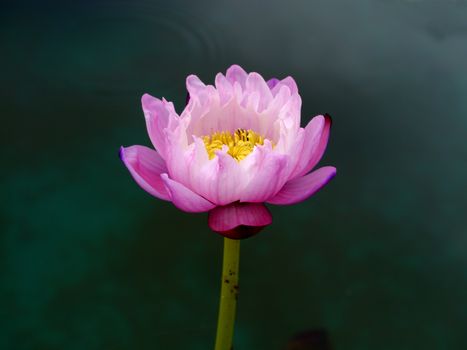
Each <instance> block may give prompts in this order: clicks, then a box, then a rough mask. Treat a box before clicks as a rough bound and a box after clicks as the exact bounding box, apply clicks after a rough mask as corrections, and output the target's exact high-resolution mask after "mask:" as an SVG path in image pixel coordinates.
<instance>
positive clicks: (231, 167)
mask: <svg viewBox="0 0 467 350" xmlns="http://www.w3.org/2000/svg"><path fill="white" fill-rule="evenodd" d="M242 185H243V183H242V172H241V168H240V166H239V163H238V162H237V161H236V160H235V159H234V158H232V157H231V156H230V155H229V154H227V149H226V146H224V149H222V150H219V151H217V152H216V156H215V157H214V158H213V159H211V160H209V158H208V155H207V152H206V148H205V146H204V143H203V141H202V140H201V139H199V138H196V140H195V146H194V149H193V154H192V159H191V161H190V188H192V189H193V190H194V191H196V193H198V194H200V195H201V196H203V197H204V198H206V199H207V200H209V201H210V202H212V203H214V204H216V205H226V204H229V203H232V202H235V201H238V199H239V197H240V195H239V192H240V191H241V188H242Z"/></svg>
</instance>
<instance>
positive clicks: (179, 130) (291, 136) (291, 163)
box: [120, 65, 336, 239]
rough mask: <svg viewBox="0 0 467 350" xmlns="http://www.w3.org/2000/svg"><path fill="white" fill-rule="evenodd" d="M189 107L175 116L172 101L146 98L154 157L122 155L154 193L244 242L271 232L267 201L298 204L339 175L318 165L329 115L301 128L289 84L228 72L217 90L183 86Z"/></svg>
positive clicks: (126, 151)
mask: <svg viewBox="0 0 467 350" xmlns="http://www.w3.org/2000/svg"><path fill="white" fill-rule="evenodd" d="M186 85H187V89H188V93H189V99H188V104H187V105H186V107H185V109H184V110H183V112H182V113H181V114H180V115H178V114H177V113H176V112H175V109H174V106H173V103H172V102H168V101H166V100H165V99H162V100H159V99H158V98H155V97H152V96H150V95H147V94H146V95H144V96H143V98H142V104H143V111H144V115H145V118H146V125H147V129H148V133H149V137H150V139H151V141H152V144H153V145H154V147H155V150H153V149H150V148H148V147H145V146H131V147H126V148H124V147H122V148H121V150H120V157H121V159H122V160H123V162H124V163H125V165H126V166H127V168H128V170H129V171H130V173H131V175H132V176H133V178H134V179H135V181H136V182H137V183H138V184H139V185H140V186H141V187H142V188H143V189H144V190H146V191H147V192H149V193H150V194H151V195H153V196H155V197H157V198H160V199H163V200H167V201H171V202H172V203H173V204H174V205H175V206H176V207H177V208H179V209H181V210H183V211H186V212H209V219H208V223H209V226H210V228H211V229H212V230H213V231H215V232H218V233H220V234H222V235H224V236H227V237H230V238H237V239H238V238H245V237H248V236H251V235H252V234H255V233H257V232H259V231H260V230H261V228H263V227H265V226H267V225H269V224H271V222H272V216H271V214H270V212H269V211H268V209H267V208H266V207H265V205H264V203H270V204H278V205H288V204H294V203H298V202H301V201H303V200H305V199H307V198H308V197H310V196H311V195H313V194H314V193H316V192H317V191H318V190H319V189H320V188H322V187H323V186H324V185H325V184H326V183H328V182H329V181H330V180H331V179H332V178H333V177H334V176H335V174H336V169H335V168H334V167H331V166H326V167H322V168H319V169H317V170H314V171H312V172H311V170H312V169H313V168H314V167H315V166H316V164H317V163H318V162H319V160H320V159H321V157H322V155H323V153H324V150H325V148H326V144H327V141H328V137H329V129H330V126H331V119H330V117H329V116H328V115H318V116H316V117H314V118H313V119H312V120H311V121H310V122H309V123H308V125H307V126H306V127H305V128H301V127H300V109H301V98H300V95H299V94H298V89H297V85H296V84H295V81H294V80H293V79H292V78H291V77H287V78H285V79H283V80H278V79H271V80H269V81H267V82H266V81H265V80H264V79H263V77H261V75H259V74H258V73H249V74H248V73H246V72H245V71H244V70H243V69H242V68H241V67H239V66H237V65H233V66H232V67H230V68H229V69H228V70H227V73H226V74H225V75H223V74H221V73H219V74H217V76H216V79H215V85H214V86H213V85H205V84H204V83H203V82H202V81H201V80H200V79H199V78H198V77H197V76H194V75H190V76H189V77H188V78H187V81H186Z"/></svg>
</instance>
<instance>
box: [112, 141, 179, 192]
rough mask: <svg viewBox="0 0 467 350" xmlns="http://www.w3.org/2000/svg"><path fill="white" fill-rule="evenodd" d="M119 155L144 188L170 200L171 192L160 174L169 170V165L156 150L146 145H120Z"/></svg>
mask: <svg viewBox="0 0 467 350" xmlns="http://www.w3.org/2000/svg"><path fill="white" fill-rule="evenodd" d="M119 155H120V159H121V160H122V161H123V163H124V164H125V165H126V167H127V168H128V170H129V171H130V174H131V176H133V179H135V181H136V183H137V184H138V185H140V186H141V187H142V188H143V190H145V191H146V192H148V193H150V194H151V195H153V196H154V197H157V198H159V199H163V200H166V201H170V196H169V193H168V192H167V190H166V189H165V186H164V183H163V182H162V180H161V177H160V174H162V173H165V172H167V167H166V166H165V162H164V160H163V159H162V158H161V156H160V155H159V154H158V153H157V152H156V151H154V150H152V149H150V148H148V147H145V146H131V147H126V148H124V147H120V154H119Z"/></svg>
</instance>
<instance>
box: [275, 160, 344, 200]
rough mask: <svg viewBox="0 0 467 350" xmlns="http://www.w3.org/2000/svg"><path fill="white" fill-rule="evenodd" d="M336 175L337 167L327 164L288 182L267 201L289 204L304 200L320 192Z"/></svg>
mask: <svg viewBox="0 0 467 350" xmlns="http://www.w3.org/2000/svg"><path fill="white" fill-rule="evenodd" d="M334 176H336V168H334V167H332V166H325V167H322V168H319V169H318V170H315V171H313V172H312V173H310V174H308V175H306V176H303V177H299V178H296V179H294V180H291V181H289V182H287V183H286V184H285V185H284V187H282V189H281V190H280V191H279V192H278V193H277V194H276V195H275V196H274V197H272V198H271V199H268V200H267V201H266V202H267V203H270V204H279V205H288V204H295V203H299V202H301V201H304V200H305V199H307V198H308V197H310V196H312V195H313V194H315V193H316V192H318V191H319V190H320V189H321V188H322V187H323V186H324V185H326V184H327V183H328V182H329V181H331V179H332V178H333V177H334Z"/></svg>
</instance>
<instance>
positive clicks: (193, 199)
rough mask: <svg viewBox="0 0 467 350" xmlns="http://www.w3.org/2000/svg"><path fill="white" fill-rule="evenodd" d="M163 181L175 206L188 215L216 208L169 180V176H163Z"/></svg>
mask: <svg viewBox="0 0 467 350" xmlns="http://www.w3.org/2000/svg"><path fill="white" fill-rule="evenodd" d="M161 178H162V181H163V182H164V184H165V187H166V189H167V191H168V192H169V195H170V199H171V200H172V202H173V204H174V205H175V206H176V207H177V208H178V209H180V210H183V211H186V212H188V213H202V212H205V211H209V210H211V209H213V208H214V207H215V205H214V204H212V203H211V202H209V201H208V200H206V199H204V198H203V197H201V196H200V195H199V194H196V193H194V192H193V191H192V190H190V189H189V188H187V187H185V186H184V185H182V184H181V183H179V182H176V181H174V180H172V179H170V178H169V176H168V175H167V174H162V175H161Z"/></svg>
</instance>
